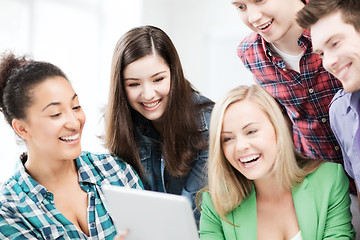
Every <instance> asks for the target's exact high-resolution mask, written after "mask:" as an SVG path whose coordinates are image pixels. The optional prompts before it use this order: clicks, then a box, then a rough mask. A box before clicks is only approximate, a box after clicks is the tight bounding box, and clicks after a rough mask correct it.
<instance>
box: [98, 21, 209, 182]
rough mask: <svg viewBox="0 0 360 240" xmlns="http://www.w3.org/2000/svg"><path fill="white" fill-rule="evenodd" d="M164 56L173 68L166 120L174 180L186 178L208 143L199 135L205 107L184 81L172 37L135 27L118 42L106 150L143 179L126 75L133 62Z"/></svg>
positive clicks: (169, 164)
mask: <svg viewBox="0 0 360 240" xmlns="http://www.w3.org/2000/svg"><path fill="white" fill-rule="evenodd" d="M154 53H155V54H156V55H158V56H160V57H161V58H162V59H163V60H164V61H165V62H166V63H167V64H168V66H169V68H170V74H171V80H170V92H169V101H168V104H167V106H166V110H165V112H164V115H163V119H164V121H163V132H164V133H165V134H163V136H162V141H163V149H164V150H163V154H164V160H165V167H166V169H167V171H168V172H169V173H170V174H171V175H173V176H183V175H186V174H187V173H188V172H189V170H190V168H191V163H192V161H193V159H194V157H195V154H196V153H195V152H194V150H200V149H205V148H206V147H207V141H206V140H205V139H203V138H202V137H201V133H200V132H199V131H198V128H199V127H198V124H197V119H198V118H199V116H200V115H199V114H200V107H201V106H199V105H198V104H195V103H194V102H193V99H192V95H193V93H194V92H195V90H194V89H193V87H192V86H191V84H190V82H188V81H187V80H186V79H185V77H184V73H183V70H182V67H181V62H180V58H179V56H178V53H177V51H176V49H175V46H174V45H173V43H172V41H171V40H170V38H169V37H168V35H167V34H166V33H165V32H163V31H162V30H161V29H159V28H157V27H153V26H143V27H137V28H133V29H131V30H130V31H128V32H127V33H125V34H124V35H123V36H122V37H121V38H120V40H119V41H118V42H117V44H116V47H115V50H114V53H113V59H112V70H111V83H110V85H111V87H110V94H109V103H108V106H107V111H106V115H105V119H106V137H105V145H106V147H107V148H108V149H109V150H110V151H111V152H112V153H114V154H116V155H117V156H120V157H121V158H123V159H124V160H125V161H126V162H128V163H129V164H130V165H132V166H133V167H134V169H135V170H136V171H137V172H138V173H139V174H140V176H141V177H143V176H144V171H143V167H142V165H141V162H140V157H139V153H138V149H137V143H136V134H135V126H134V119H133V118H134V115H135V114H134V111H135V110H134V109H132V108H131V106H130V104H129V102H128V100H127V97H126V92H125V86H124V80H123V72H124V69H125V68H126V67H127V66H128V65H129V64H131V63H132V62H134V61H136V60H138V59H140V58H143V57H145V56H148V55H152V54H154Z"/></svg>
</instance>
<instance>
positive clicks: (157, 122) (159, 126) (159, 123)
mask: <svg viewBox="0 0 360 240" xmlns="http://www.w3.org/2000/svg"><path fill="white" fill-rule="evenodd" d="M151 123H152V125H153V126H154V128H155V129H156V131H157V132H158V134H159V135H160V136H161V137H162V136H163V121H162V118H160V119H158V120H153V121H151Z"/></svg>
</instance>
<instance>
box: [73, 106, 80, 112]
mask: <svg viewBox="0 0 360 240" xmlns="http://www.w3.org/2000/svg"><path fill="white" fill-rule="evenodd" d="M80 109H81V106H80V105H79V106H76V107H73V110H75V111H77V110H80Z"/></svg>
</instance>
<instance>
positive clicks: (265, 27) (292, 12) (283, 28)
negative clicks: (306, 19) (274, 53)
mask: <svg viewBox="0 0 360 240" xmlns="http://www.w3.org/2000/svg"><path fill="white" fill-rule="evenodd" d="M232 4H233V5H234V6H235V7H236V8H237V9H238V12H239V14H240V17H241V20H242V21H243V22H244V23H245V25H246V26H248V27H249V28H250V29H251V30H253V31H254V32H257V33H259V34H260V35H261V36H262V37H263V38H264V39H265V40H266V41H267V42H270V43H279V45H281V42H282V41H283V40H285V39H288V38H289V37H290V36H289V35H292V34H295V35H296V36H294V37H296V38H298V37H299V33H298V32H299V30H300V33H301V28H300V27H299V26H298V24H297V23H296V21H295V16H296V13H297V12H298V11H299V10H300V9H301V8H302V7H303V6H304V4H303V3H302V2H301V1H300V0H233V1H232Z"/></svg>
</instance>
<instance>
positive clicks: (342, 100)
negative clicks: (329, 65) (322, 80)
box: [330, 89, 351, 109]
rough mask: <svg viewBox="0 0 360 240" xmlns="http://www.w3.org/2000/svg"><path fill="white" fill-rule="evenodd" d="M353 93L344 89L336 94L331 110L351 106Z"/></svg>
mask: <svg viewBox="0 0 360 240" xmlns="http://www.w3.org/2000/svg"><path fill="white" fill-rule="evenodd" d="M350 96H351V93H348V92H346V91H345V90H344V89H340V90H339V91H337V92H336V94H335V95H334V97H333V99H332V100H331V103H330V109H331V108H334V107H337V106H338V105H344V106H345V105H350Z"/></svg>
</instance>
